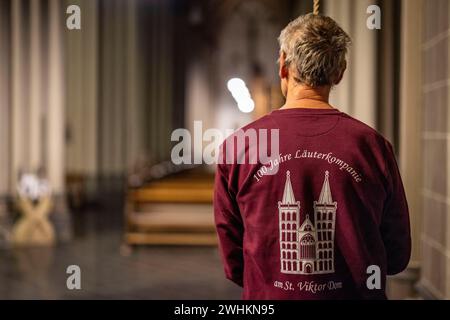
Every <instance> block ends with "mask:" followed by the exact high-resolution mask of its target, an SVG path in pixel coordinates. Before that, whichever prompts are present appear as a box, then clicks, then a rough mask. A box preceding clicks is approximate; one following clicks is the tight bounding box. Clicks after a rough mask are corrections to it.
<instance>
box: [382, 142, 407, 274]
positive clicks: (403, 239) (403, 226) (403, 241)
mask: <svg viewBox="0 0 450 320" xmlns="http://www.w3.org/2000/svg"><path fill="white" fill-rule="evenodd" d="M385 143H386V149H387V151H386V154H385V161H386V170H385V171H386V172H385V174H386V180H387V183H388V187H387V189H388V196H387V199H386V202H385V204H384V212H383V217H382V220H381V226H380V231H381V236H382V239H383V242H384V246H385V249H386V253H387V274H388V275H394V274H397V273H399V272H401V271H403V270H404V269H405V268H406V267H407V266H408V263H409V259H410V256H411V234H410V223H409V212H408V204H407V201H406V196H405V191H404V189H403V183H402V179H401V177H400V172H399V169H398V166H397V162H396V160H395V155H394V152H393V150H392V146H391V144H390V143H389V142H387V141H386V142H385Z"/></svg>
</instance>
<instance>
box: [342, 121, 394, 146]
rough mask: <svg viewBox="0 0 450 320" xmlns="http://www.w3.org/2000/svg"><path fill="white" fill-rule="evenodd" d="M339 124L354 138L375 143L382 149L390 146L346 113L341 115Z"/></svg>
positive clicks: (370, 129) (382, 138)
mask: <svg viewBox="0 0 450 320" xmlns="http://www.w3.org/2000/svg"><path fill="white" fill-rule="evenodd" d="M341 124H342V126H343V127H344V128H346V130H347V132H348V133H349V134H350V135H352V136H354V137H355V138H360V139H363V140H365V141H367V142H369V143H370V142H371V143H376V144H379V145H380V146H383V147H389V146H391V144H390V142H389V141H388V140H387V139H386V138H385V137H384V136H383V135H382V134H381V133H379V132H378V131H377V130H375V129H374V128H372V127H371V126H369V125H367V124H365V123H364V122H362V121H360V120H358V119H355V118H353V117H352V116H350V115H348V114H346V113H342V123H341Z"/></svg>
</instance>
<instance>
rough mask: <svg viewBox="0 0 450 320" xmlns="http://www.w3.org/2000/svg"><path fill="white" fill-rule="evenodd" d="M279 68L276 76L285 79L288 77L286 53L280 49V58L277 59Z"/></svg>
mask: <svg viewBox="0 0 450 320" xmlns="http://www.w3.org/2000/svg"><path fill="white" fill-rule="evenodd" d="M278 63H279V70H278V76H279V77H280V79H287V78H288V77H289V68H288V67H287V66H286V53H284V52H283V51H280V58H279V59H278Z"/></svg>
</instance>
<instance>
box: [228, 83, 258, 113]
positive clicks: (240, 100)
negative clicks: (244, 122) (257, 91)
mask: <svg viewBox="0 0 450 320" xmlns="http://www.w3.org/2000/svg"><path fill="white" fill-rule="evenodd" d="M227 88H228V90H230V92H231V95H232V96H233V98H234V100H236V103H237V106H238V108H239V110H241V111H242V112H245V113H248V112H252V111H253V109H255V103H254V102H253V99H252V97H251V95H250V91H248V88H247V86H246V85H245V82H244V81H243V80H242V79H239V78H232V79H230V80H228V82H227Z"/></svg>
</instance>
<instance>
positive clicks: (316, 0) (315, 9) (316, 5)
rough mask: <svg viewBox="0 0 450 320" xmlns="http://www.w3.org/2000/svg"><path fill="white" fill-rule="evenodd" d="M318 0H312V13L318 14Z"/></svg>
mask: <svg viewBox="0 0 450 320" xmlns="http://www.w3.org/2000/svg"><path fill="white" fill-rule="evenodd" d="M319 1H320V0H314V5H313V8H314V9H313V13H314V14H319Z"/></svg>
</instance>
